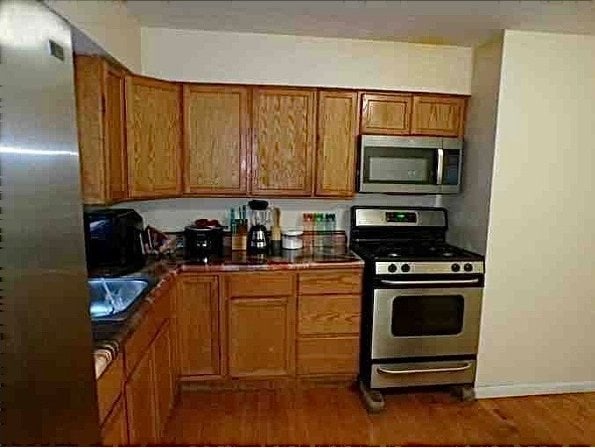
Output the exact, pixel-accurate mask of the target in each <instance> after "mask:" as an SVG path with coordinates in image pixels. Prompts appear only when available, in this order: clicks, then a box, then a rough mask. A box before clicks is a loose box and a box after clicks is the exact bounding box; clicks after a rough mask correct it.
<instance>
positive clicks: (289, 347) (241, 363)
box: [228, 297, 295, 377]
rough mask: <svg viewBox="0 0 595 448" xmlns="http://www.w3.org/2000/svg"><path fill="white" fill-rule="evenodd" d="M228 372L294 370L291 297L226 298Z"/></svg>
mask: <svg viewBox="0 0 595 448" xmlns="http://www.w3.org/2000/svg"><path fill="white" fill-rule="evenodd" d="M228 303H229V324H228V332H229V335H228V337H229V341H228V350H229V374H230V376H232V377H258V376H262V377H268V376H286V375H291V374H293V372H294V370H295V360H294V357H295V300H294V299H293V298H291V297H279V298H266V299H264V298H234V299H231V300H229V302H228Z"/></svg>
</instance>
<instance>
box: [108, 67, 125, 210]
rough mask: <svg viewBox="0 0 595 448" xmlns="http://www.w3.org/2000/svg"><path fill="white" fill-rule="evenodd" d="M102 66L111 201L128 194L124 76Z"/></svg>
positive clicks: (118, 71) (120, 72) (120, 198)
mask: <svg viewBox="0 0 595 448" xmlns="http://www.w3.org/2000/svg"><path fill="white" fill-rule="evenodd" d="M104 64H105V133H106V136H105V142H106V151H107V157H108V159H109V162H108V179H107V183H108V194H109V196H110V199H111V200H112V201H117V200H123V199H125V198H126V196H127V194H128V182H127V176H126V145H125V143H126V139H125V130H124V120H125V117H124V101H125V97H124V74H123V73H122V71H121V70H118V69H115V68H113V67H111V66H110V65H108V64H107V63H106V62H104Z"/></svg>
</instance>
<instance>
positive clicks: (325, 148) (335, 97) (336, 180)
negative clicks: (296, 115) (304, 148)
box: [315, 91, 357, 196]
mask: <svg viewBox="0 0 595 448" xmlns="http://www.w3.org/2000/svg"><path fill="white" fill-rule="evenodd" d="M356 138H357V93H355V92H341V91H321V92H319V94H318V146H317V151H316V189H315V194H316V196H353V194H354V184H355V153H356Z"/></svg>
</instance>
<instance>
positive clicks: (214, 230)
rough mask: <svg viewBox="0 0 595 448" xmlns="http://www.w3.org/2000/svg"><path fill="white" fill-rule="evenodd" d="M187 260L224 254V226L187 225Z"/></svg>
mask: <svg viewBox="0 0 595 448" xmlns="http://www.w3.org/2000/svg"><path fill="white" fill-rule="evenodd" d="M184 254H185V258H186V260H189V261H198V260H208V259H209V258H212V257H219V256H221V255H223V228H221V227H220V226H214V227H197V226H195V225H194V226H187V227H186V228H185V229H184Z"/></svg>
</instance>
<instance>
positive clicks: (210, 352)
mask: <svg viewBox="0 0 595 448" xmlns="http://www.w3.org/2000/svg"><path fill="white" fill-rule="evenodd" d="M218 284H219V283H218V280H217V277H215V276H201V275H195V276H192V275H188V276H181V277H179V283H178V291H177V297H176V319H177V334H178V362H179V366H180V375H182V376H189V375H219V374H220V373H221V369H220V362H219V360H220V358H219V292H218Z"/></svg>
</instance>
